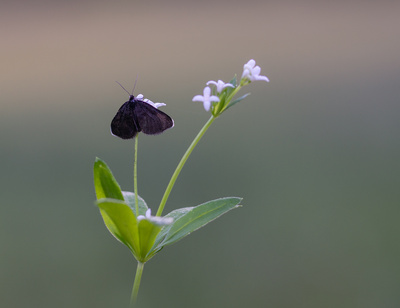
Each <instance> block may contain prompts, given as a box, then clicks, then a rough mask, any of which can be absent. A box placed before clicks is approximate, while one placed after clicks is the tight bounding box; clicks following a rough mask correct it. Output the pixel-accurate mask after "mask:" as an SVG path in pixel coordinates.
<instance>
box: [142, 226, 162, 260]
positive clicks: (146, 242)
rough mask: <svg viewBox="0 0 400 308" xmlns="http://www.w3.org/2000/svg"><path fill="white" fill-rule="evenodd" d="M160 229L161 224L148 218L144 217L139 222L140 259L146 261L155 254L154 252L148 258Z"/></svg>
mask: <svg viewBox="0 0 400 308" xmlns="http://www.w3.org/2000/svg"><path fill="white" fill-rule="evenodd" d="M160 230H161V227H160V226H158V225H156V224H153V223H151V222H150V221H148V220H145V219H143V220H141V221H140V222H139V238H140V260H138V261H141V262H146V261H148V260H149V259H150V258H151V257H152V256H153V254H152V255H150V256H149V257H148V258H146V257H147V255H148V254H149V253H150V252H151V247H153V245H154V241H155V239H156V236H157V234H158V233H159V232H160Z"/></svg>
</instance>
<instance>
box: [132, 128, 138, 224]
mask: <svg viewBox="0 0 400 308" xmlns="http://www.w3.org/2000/svg"><path fill="white" fill-rule="evenodd" d="M138 139H139V134H138V135H137V136H136V138H135V161H134V165H133V186H134V190H135V210H136V217H138V216H139V198H138V188H137V156H138V155H137V152H138Z"/></svg>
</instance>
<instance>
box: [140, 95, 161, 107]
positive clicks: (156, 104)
mask: <svg viewBox="0 0 400 308" xmlns="http://www.w3.org/2000/svg"><path fill="white" fill-rule="evenodd" d="M136 98H137V99H139V100H141V101H144V102H145V103H147V104H149V105H151V106H153V107H154V108H158V107H162V106H166V104H164V103H153V102H152V101H151V100H149V99H148V98H144V96H143V94H138V95H137V96H136Z"/></svg>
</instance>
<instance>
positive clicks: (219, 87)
mask: <svg viewBox="0 0 400 308" xmlns="http://www.w3.org/2000/svg"><path fill="white" fill-rule="evenodd" d="M209 84H214V85H215V86H216V87H217V92H218V93H221V92H222V90H223V89H225V88H226V87H231V88H234V87H235V86H234V85H233V84H230V83H229V82H228V83H225V82H223V81H222V80H218V82H217V81H214V80H210V81H209V82H207V85H209Z"/></svg>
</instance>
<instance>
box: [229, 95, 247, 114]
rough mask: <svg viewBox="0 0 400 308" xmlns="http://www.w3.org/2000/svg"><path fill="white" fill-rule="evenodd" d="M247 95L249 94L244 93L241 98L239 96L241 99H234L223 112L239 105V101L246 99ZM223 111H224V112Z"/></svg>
mask: <svg viewBox="0 0 400 308" xmlns="http://www.w3.org/2000/svg"><path fill="white" fill-rule="evenodd" d="M249 95H250V93H246V94H245V95H243V96H241V97H239V98H237V99H235V100H234V101H232V102H231V103H230V104H229V105H228V106H227V107H226V108H225V110H227V109H228V108H229V107H232V106H233V105H235V104H237V103H239V102H240V101H241V100H243V99H245V98H246V97H247V96H249ZM225 110H224V111H225Z"/></svg>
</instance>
